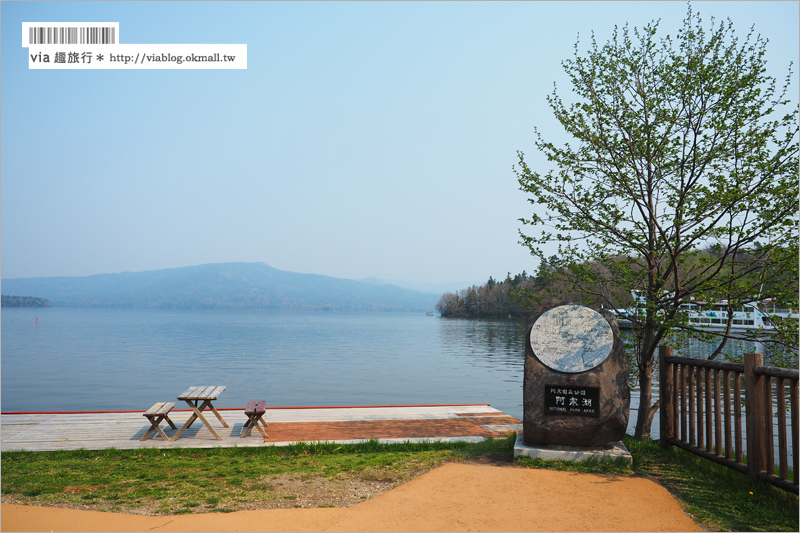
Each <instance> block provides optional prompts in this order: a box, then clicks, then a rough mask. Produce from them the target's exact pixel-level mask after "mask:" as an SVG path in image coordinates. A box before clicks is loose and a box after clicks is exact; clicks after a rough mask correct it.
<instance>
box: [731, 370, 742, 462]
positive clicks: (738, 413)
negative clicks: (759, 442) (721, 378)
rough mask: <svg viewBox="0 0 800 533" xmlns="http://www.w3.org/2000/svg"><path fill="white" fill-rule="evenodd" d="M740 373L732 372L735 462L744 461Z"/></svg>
mask: <svg viewBox="0 0 800 533" xmlns="http://www.w3.org/2000/svg"><path fill="white" fill-rule="evenodd" d="M741 383H742V375H741V374H740V373H738V372H735V373H734V374H733V431H734V436H735V439H736V462H737V463H742V462H744V450H743V448H744V446H743V444H744V439H743V437H742V385H741Z"/></svg>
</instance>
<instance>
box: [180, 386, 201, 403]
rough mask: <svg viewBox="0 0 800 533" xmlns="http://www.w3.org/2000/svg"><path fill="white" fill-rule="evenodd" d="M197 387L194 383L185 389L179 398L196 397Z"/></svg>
mask: <svg viewBox="0 0 800 533" xmlns="http://www.w3.org/2000/svg"><path fill="white" fill-rule="evenodd" d="M196 389H197V385H192V386H191V387H189V388H188V389H186V390H185V391H183V392H182V393H180V394H179V395H178V399H179V400H188V399H194V393H195V391H196Z"/></svg>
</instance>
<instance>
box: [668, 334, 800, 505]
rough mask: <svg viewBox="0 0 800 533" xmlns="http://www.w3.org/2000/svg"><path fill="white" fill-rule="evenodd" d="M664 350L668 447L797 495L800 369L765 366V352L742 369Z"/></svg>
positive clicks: (748, 357) (747, 357)
mask: <svg viewBox="0 0 800 533" xmlns="http://www.w3.org/2000/svg"><path fill="white" fill-rule="evenodd" d="M659 350H660V351H659V361H660V368H659V370H660V376H659V378H660V398H661V408H660V410H661V416H660V424H661V426H660V430H661V442H662V443H664V444H671V445H673V446H677V447H679V448H683V449H685V450H688V451H690V452H692V453H695V454H697V455H700V456H702V457H705V458H706V459H710V460H712V461H715V462H717V463H720V464H723V465H725V466H727V467H729V468H732V469H734V470H738V471H740V472H744V473H747V474H749V475H750V476H752V477H759V478H762V479H765V480H766V481H769V482H770V483H772V484H774V485H777V486H778V487H780V488H782V489H784V490H787V491H790V492H794V493H795V494H797V493H798V484H797V474H798V468H797V467H798V464H797V459H798V453H797V452H798V449H797V440H798V431H797V430H798V407H797V395H798V385H797V382H798V371H797V370H792V369H785V368H777V367H772V366H764V364H763V363H764V358H763V356H762V355H761V354H754V353H749V354H745V356H744V364H741V363H728V362H722V361H708V360H705V359H690V358H686V357H674V356H672V348H671V347H668V346H662V347H661V348H659ZM742 389H744V420H745V424H744V428H743V427H742V414H743V413H742ZM787 389H788V399H789V410H788V415H789V416H788V418H789V419H790V422H789V426H790V430H791V435H789V431H788V430H787V420H786V419H787V410H786V398H787ZM776 437H777V442H778V443H777V446H776V445H775V440H776ZM789 438H791V451H792V453H791V454H789V450H788V446H789ZM776 448H777V450H776ZM745 449H746V453H745ZM776 451H777V453H776ZM790 455H791V461H792V465H791V469H792V475H791V476H790V475H789V457H790ZM745 457H746V458H747V459H746V461H747V462H746V463H745ZM776 459H777V461H776ZM776 471H777V474H776Z"/></svg>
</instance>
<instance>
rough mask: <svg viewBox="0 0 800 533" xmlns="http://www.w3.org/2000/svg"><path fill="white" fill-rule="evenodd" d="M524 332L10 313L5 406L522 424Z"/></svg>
mask: <svg viewBox="0 0 800 533" xmlns="http://www.w3.org/2000/svg"><path fill="white" fill-rule="evenodd" d="M524 337H525V324H524V323H523V322H519V321H510V320H471V319H445V318H440V317H435V316H426V315H425V314H423V313H339V312H300V311H298V312H291V311H267V310H234V311H231V310H164V309H107V308H103V309H92V308H64V307H55V308H46V309H30V308H4V309H3V310H2V373H1V374H0V376H1V379H2V389H1V390H2V410H3V411H4V412H9V411H94V410H144V409H147V408H148V407H150V406H151V405H152V404H153V403H154V402H156V401H172V400H174V399H175V398H176V396H177V395H178V394H180V393H181V392H182V391H184V390H185V389H186V388H187V387H188V386H190V385H225V386H226V387H227V390H226V392H225V393H224V394H223V395H222V396H221V397H220V400H219V402H217V403H216V404H215V405H217V406H219V407H243V406H244V405H245V404H246V403H247V401H248V400H251V399H266V400H267V403H268V405H271V406H326V405H333V406H335V405H405V404H449V403H489V404H491V405H492V407H494V408H496V409H499V410H501V411H503V412H504V413H507V414H509V415H511V416H515V417H517V418H519V419H522V377H523V366H524V360H525V357H524ZM700 348H702V347H700ZM700 348H698V349H700ZM748 349H749V347H748ZM637 405H638V395H637V393H636V391H634V392H633V394H632V405H631V407H632V412H631V420H630V424H629V428H628V432H629V433H632V432H633V424H634V422H635V419H636V413H635V411H634V409H635V408H636V406H637ZM657 416H658V415H656V417H657ZM653 437H654V438H657V437H658V418H656V420H655V421H654V423H653Z"/></svg>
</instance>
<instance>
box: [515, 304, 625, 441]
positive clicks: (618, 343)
mask: <svg viewBox="0 0 800 533" xmlns="http://www.w3.org/2000/svg"><path fill="white" fill-rule="evenodd" d="M630 400H631V395H630V388H629V386H628V358H627V356H626V354H625V348H624V346H623V344H622V339H621V338H620V334H619V326H618V325H617V320H616V318H615V317H614V315H613V314H611V313H610V312H608V311H605V310H603V311H600V312H598V311H594V310H592V309H590V308H588V307H584V306H580V305H571V304H570V305H560V306H557V307H552V308H550V309H547V310H545V311H543V312H542V313H541V314H539V315H538V316H536V317H534V320H533V321H532V324H531V326H530V327H529V328H528V331H527V336H526V342H525V377H524V381H523V402H524V407H523V423H522V428H523V437H524V444H526V445H528V446H553V445H556V446H568V447H603V446H605V447H609V446H610V443H616V442H617V441H621V440H622V437H623V435H625V430H626V429H627V426H628V417H629V414H630ZM619 445H620V446H621V443H620V444H619Z"/></svg>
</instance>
